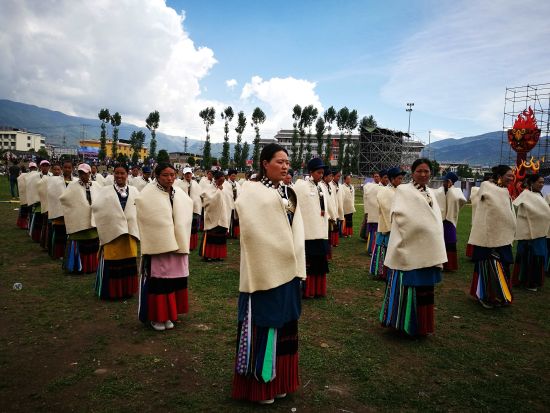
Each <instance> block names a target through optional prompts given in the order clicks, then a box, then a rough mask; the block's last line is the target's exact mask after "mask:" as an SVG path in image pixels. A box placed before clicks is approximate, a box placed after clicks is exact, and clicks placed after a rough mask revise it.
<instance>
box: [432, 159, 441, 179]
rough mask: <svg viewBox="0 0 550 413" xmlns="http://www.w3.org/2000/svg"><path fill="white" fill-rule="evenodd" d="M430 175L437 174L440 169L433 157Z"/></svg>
mask: <svg viewBox="0 0 550 413" xmlns="http://www.w3.org/2000/svg"><path fill="white" fill-rule="evenodd" d="M432 169H433V171H432V175H433V176H439V169H440V166H439V162H437V161H436V160H435V159H434V160H433V161H432Z"/></svg>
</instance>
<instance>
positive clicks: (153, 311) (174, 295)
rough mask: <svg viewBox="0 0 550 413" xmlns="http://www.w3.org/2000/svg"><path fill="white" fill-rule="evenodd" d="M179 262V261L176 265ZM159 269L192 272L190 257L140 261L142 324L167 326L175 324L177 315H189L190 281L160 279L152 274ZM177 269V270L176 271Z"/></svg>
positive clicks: (164, 256)
mask: <svg viewBox="0 0 550 413" xmlns="http://www.w3.org/2000/svg"><path fill="white" fill-rule="evenodd" d="M175 260H177V262H175ZM156 266H160V267H161V268H164V271H172V270H171V268H173V274H176V275H181V274H182V271H183V273H185V271H186V268H187V273H188V271H189V256H188V255H187V254H172V253H168V254H158V255H143V256H142V259H141V281H140V290H139V310H138V315H139V319H140V321H141V322H143V323H146V322H148V321H155V322H158V323H164V322H166V321H168V320H170V321H176V320H177V319H178V314H187V313H188V312H189V297H188V289H187V282H188V281H187V279H188V278H189V277H187V276H182V277H171V278H160V277H156V276H154V275H152V274H153V273H154V272H152V267H156ZM175 267H177V268H175Z"/></svg>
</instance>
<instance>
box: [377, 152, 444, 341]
mask: <svg viewBox="0 0 550 413" xmlns="http://www.w3.org/2000/svg"><path fill="white" fill-rule="evenodd" d="M431 170H432V164H431V162H430V161H429V160H428V159H417V160H416V161H414V162H413V164H412V166H411V172H412V182H411V183H408V184H404V185H399V187H398V188H397V191H396V192H395V198H394V201H393V207H392V212H391V219H392V222H391V231H390V233H391V235H390V241H389V244H388V250H387V253H386V257H385V261H384V263H385V265H386V266H387V267H388V281H387V284H386V294H385V297H384V301H383V303H382V309H381V311H380V321H381V323H382V325H383V326H389V327H393V328H395V329H396V330H399V331H403V332H405V333H406V334H408V335H410V336H425V335H428V334H433V332H434V286H435V284H437V283H439V282H441V269H442V268H443V263H444V262H445V261H446V260H447V254H446V252H445V242H444V240H443V222H442V220H441V212H440V210H439V205H438V204H437V200H436V199H435V196H434V192H433V191H432V190H431V189H430V188H428V187H427V185H428V182H429V181H430V175H431Z"/></svg>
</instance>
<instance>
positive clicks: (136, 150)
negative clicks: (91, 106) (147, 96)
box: [98, 108, 168, 164]
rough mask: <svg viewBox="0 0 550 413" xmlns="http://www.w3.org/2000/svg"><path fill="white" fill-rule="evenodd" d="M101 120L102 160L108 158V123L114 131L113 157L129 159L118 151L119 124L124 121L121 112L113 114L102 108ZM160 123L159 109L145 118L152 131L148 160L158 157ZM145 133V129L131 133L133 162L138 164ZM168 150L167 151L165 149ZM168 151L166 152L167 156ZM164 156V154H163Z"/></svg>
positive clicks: (100, 155) (114, 158)
mask: <svg viewBox="0 0 550 413" xmlns="http://www.w3.org/2000/svg"><path fill="white" fill-rule="evenodd" d="M98 117H99V120H100V121H101V136H100V139H99V142H100V148H99V154H98V158H99V160H100V161H101V162H105V160H106V158H107V125H109V124H110V125H111V126H112V128H113V131H112V139H111V140H112V144H111V145H112V146H111V159H113V160H117V161H128V159H126V157H125V155H123V154H119V153H118V131H119V126H120V125H121V123H122V116H121V115H120V113H118V112H115V113H113V114H111V112H110V111H109V109H107V108H105V109H101V110H100V111H99V113H98ZM159 123H160V114H159V112H158V111H157V110H155V111H153V112H151V113H149V116H147V119H145V126H146V127H147V129H149V131H150V132H151V141H150V142H149V157H148V159H147V161H150V160H156V161H158V159H157V139H156V131H157V129H158V127H159ZM145 138H146V136H145V133H143V131H141V130H139V131H133V132H132V134H131V135H130V147H131V148H132V159H131V161H132V163H133V164H137V163H138V161H139V154H140V152H141V150H142V149H143V146H144V144H145ZM164 152H166V151H164ZM167 155H168V153H166V156H167ZM163 156H164V154H163Z"/></svg>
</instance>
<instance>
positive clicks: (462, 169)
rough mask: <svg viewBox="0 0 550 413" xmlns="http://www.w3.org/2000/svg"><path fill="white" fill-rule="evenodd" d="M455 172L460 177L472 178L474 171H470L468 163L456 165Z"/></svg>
mask: <svg viewBox="0 0 550 413" xmlns="http://www.w3.org/2000/svg"><path fill="white" fill-rule="evenodd" d="M434 162H435V161H434ZM456 174H457V175H458V176H459V177H461V178H473V177H474V173H473V172H472V168H470V167H469V166H468V165H458V168H456Z"/></svg>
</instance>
